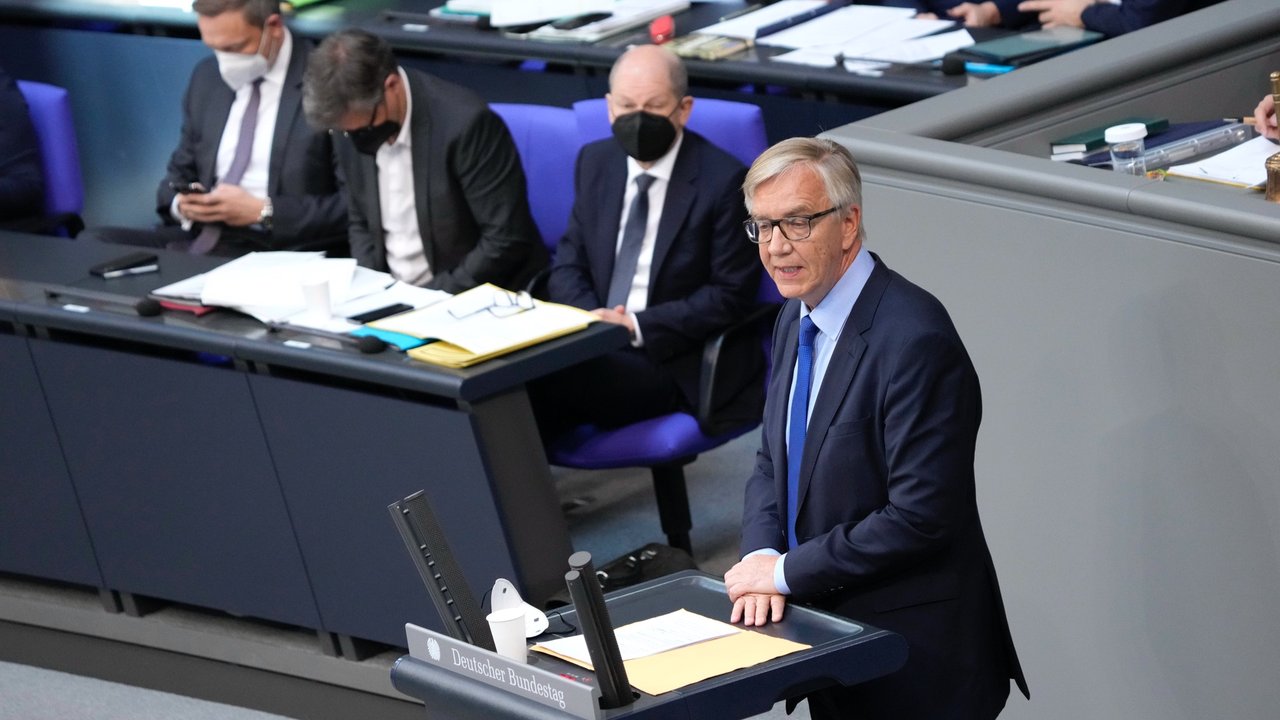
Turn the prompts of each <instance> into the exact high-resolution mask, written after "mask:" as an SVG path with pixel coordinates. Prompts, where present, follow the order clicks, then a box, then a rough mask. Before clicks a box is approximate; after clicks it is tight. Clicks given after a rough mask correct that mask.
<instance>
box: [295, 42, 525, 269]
mask: <svg viewBox="0 0 1280 720" xmlns="http://www.w3.org/2000/svg"><path fill="white" fill-rule="evenodd" d="M303 88H304V89H303V108H304V110H305V111H306V114H307V119H308V121H309V122H310V123H311V124H312V125H313V126H315V127H321V128H329V129H331V130H333V131H334V136H335V139H336V143H335V144H336V147H337V151H338V157H339V160H340V161H341V164H342V167H343V169H344V170H345V172H346V177H347V189H348V191H349V205H348V213H349V215H350V219H351V224H350V227H349V229H348V237H349V239H350V242H351V254H352V257H354V258H356V260H358V261H359V262H360V264H361V265H364V266H366V267H370V268H373V269H375V270H383V271H388V272H390V273H391V274H392V275H393V276H394V277H395V278H396V279H398V280H401V281H404V282H407V283H411V284H414V285H421V286H425V287H430V288H436V289H439V290H445V291H447V292H453V293H456V292H460V291H463V290H467V289H469V288H472V287H475V286H476V285H480V284H483V283H486V282H488V283H493V284H494V285H498V286H500V287H503V288H507V289H509V290H515V289H519V288H520V287H522V286H523V285H524V283H525V282H527V281H528V279H529V278H531V277H532V276H533V275H534V274H535V273H537V272H538V271H539V270H541V269H542V268H543V267H545V266H546V264H547V251H546V248H544V247H543V246H542V242H541V240H539V236H538V231H537V228H536V227H535V226H534V224H533V218H532V216H530V214H529V204H528V200H527V196H526V194H525V178H524V172H523V171H522V170H521V169H520V158H519V156H518V155H517V154H516V148H515V143H514V142H512V140H511V134H510V133H509V132H508V131H507V128H506V126H505V125H504V124H503V123H502V120H501V119H499V118H498V116H497V115H495V114H494V113H493V112H492V111H491V110H490V109H489V106H488V105H486V104H485V102H484V101H483V100H481V99H480V98H479V97H477V96H476V95H475V94H474V93H472V92H470V91H469V90H466V89H464V88H461V87H458V86H456V85H453V84H450V83H447V82H444V81H443V80H440V79H438V78H435V77H432V76H431V75H428V74H426V73H423V72H419V71H417V70H409V69H405V68H402V67H400V66H399V65H398V64H397V63H396V60H395V57H394V56H393V55H392V52H391V46H390V45H388V44H387V43H386V42H385V41H383V40H381V39H380V38H377V37H375V36H374V35H371V34H370V33H367V32H364V31H362V30H343V31H341V32H338V33H335V34H334V35H331V36H330V37H328V38H326V39H325V40H324V42H322V43H320V47H318V48H316V51H315V53H314V54H313V55H312V57H311V63H310V64H309V65H308V67H307V73H306V77H305V79H304V81H303Z"/></svg>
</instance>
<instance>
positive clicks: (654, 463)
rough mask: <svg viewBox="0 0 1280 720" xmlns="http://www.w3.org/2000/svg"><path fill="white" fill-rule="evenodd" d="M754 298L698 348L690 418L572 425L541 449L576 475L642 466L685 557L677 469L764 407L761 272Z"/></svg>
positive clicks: (684, 510) (769, 299) (683, 496)
mask: <svg viewBox="0 0 1280 720" xmlns="http://www.w3.org/2000/svg"><path fill="white" fill-rule="evenodd" d="M744 242H745V238H744ZM757 300H758V301H759V305H758V307H757V308H756V309H755V310H754V311H753V312H752V313H750V314H749V315H748V317H746V318H744V319H743V320H741V321H740V322H738V323H737V324H736V325H734V326H732V327H730V328H728V329H726V330H724V331H723V332H721V333H720V334H718V335H716V336H714V337H712V338H711V339H709V340H708V341H707V343H706V344H705V346H704V347H703V353H702V375H701V380H700V382H701V392H700V400H701V406H700V407H699V408H697V411H696V414H689V413H684V412H676V413H671V414H669V415H662V416H660V417H656V418H651V419H648V420H642V421H640V422H637V423H632V424H630V425H625V426H623V427H620V428H615V429H611V430H605V429H600V428H597V427H595V426H592V425H580V426H578V427H576V428H574V429H572V430H570V431H569V432H567V433H565V434H564V435H562V436H561V437H558V438H556V439H554V440H553V441H552V442H551V443H550V444H549V445H548V447H547V458H548V460H550V462H551V464H552V465H560V466H562V467H571V468H577V469H581V470H605V469H612V468H624V467H647V468H649V469H650V472H651V473H652V474H653V492H654V495H655V496H656V498H657V501H658V518H659V521H660V523H661V526H662V531H663V532H664V533H665V534H666V536H667V544H669V545H671V546H672V547H678V548H681V549H683V550H685V551H687V552H689V553H690V554H692V553H693V546H692V543H691V541H690V538H689V531H690V529H692V527H693V520H692V516H691V514H690V512H689V494H688V490H687V489H686V487H685V481H684V466H685V465H688V464H689V463H691V462H693V461H694V460H696V459H697V457H698V455H699V454H700V453H704V452H706V451H708V450H712V449H714V448H717V447H720V446H721V445H723V444H725V443H727V442H729V441H730V440H733V439H734V438H736V437H739V436H740V435H743V434H744V433H747V432H749V431H750V430H752V429H753V428H755V427H756V426H758V425H759V424H760V417H761V414H762V411H763V409H764V382H765V379H767V378H768V375H769V344H770V336H771V334H772V330H773V320H774V318H775V317H776V316H777V312H778V307H779V305H780V304H781V302H782V296H781V295H779V294H778V289H777V286H775V285H774V283H773V280H772V279H770V278H769V277H768V276H767V275H763V276H762V277H761V281H760V289H759V291H758V292H757Z"/></svg>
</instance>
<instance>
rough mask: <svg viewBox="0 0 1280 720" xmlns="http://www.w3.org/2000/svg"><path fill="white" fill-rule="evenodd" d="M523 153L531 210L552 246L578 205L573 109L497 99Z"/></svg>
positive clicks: (497, 106)
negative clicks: (575, 191)
mask: <svg viewBox="0 0 1280 720" xmlns="http://www.w3.org/2000/svg"><path fill="white" fill-rule="evenodd" d="M489 107H491V108H493V111H494V112H495V113H497V114H498V117H500V118H502V121H503V122H504V123H506V125H507V129H508V130H510V131H511V137H512V139H514V140H515V143H516V150H517V151H519V153H520V165H521V167H523V168H524V176H525V180H526V182H527V183H528V187H529V191H528V192H529V209H530V210H531V211H532V212H533V221H534V222H535V223H537V225H538V231H539V232H541V233H542V242H543V244H544V245H546V246H547V248H548V249H549V250H551V251H553V252H554V251H555V248H556V244H557V243H559V242H560V238H561V237H562V236H563V235H564V231H565V229H566V228H567V227H568V225H569V213H570V212H572V210H573V168H574V164H575V163H576V161H577V158H578V149H579V148H581V147H582V143H581V142H580V141H579V140H578V130H577V126H576V124H575V123H574V118H573V111H572V110H570V109H568V108H562V107H552V106H549V105H522V104H516V103H492V104H490V106H489Z"/></svg>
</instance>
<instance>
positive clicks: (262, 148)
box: [169, 28, 293, 230]
mask: <svg viewBox="0 0 1280 720" xmlns="http://www.w3.org/2000/svg"><path fill="white" fill-rule="evenodd" d="M264 37H265V35H264ZM292 55H293V35H292V34H291V33H290V32H289V29H288V28H285V30H284V41H283V42H282V43H281V45H280V52H279V54H277V55H276V60H275V62H274V63H273V64H272V65H271V68H270V69H269V70H267V74H266V75H263V76H262V84H261V85H260V86H259V88H258V93H259V98H258V124H257V128H255V129H254V131H253V152H252V153H251V154H250V155H249V166H248V167H247V168H246V169H245V171H244V177H242V178H241V179H240V183H239V186H240V187H241V188H243V189H244V190H245V191H246V192H248V193H249V194H250V195H252V196H254V197H256V198H266V197H267V181H268V180H269V179H270V178H269V176H270V173H271V146H272V144H273V143H274V141H275V135H276V117H277V116H279V114H280V95H281V93H282V92H284V80H285V75H287V74H288V72H289V59H290V57H292ZM252 94H253V83H246V84H245V86H244V87H242V88H240V89H239V90H237V91H236V97H235V100H233V101H232V102H231V112H230V113H228V115H227V123H226V124H225V125H223V126H222V139H221V140H219V141H218V154H217V156H216V157H215V160H214V178H221V177H223V176H225V175H226V174H227V171H229V170H230V169H231V161H232V159H234V158H235V156H236V145H237V144H238V143H239V142H240V122H241V121H242V120H243V119H244V111H245V108H247V107H248V106H249V96H250V95H252ZM212 189H213V188H210V190H212ZM180 197H181V195H178V196H175V197H174V198H173V203H172V204H170V206H169V210H170V214H171V215H173V219H175V220H177V221H178V222H180V223H182V228H183V229H184V230H190V229H191V225H192V222H191V220H190V219H188V218H186V217H183V216H182V214H181V213H179V212H178V199H179V198H180Z"/></svg>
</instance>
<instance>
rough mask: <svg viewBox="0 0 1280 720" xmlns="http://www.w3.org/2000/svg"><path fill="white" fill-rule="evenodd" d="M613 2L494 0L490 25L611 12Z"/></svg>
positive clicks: (505, 24) (609, 0) (588, 0)
mask: <svg viewBox="0 0 1280 720" xmlns="http://www.w3.org/2000/svg"><path fill="white" fill-rule="evenodd" d="M613 5H614V3H613V0H493V6H492V7H491V8H490V10H489V23H490V24H491V25H493V26H494V27H511V26H512V25H530V24H533V23H538V22H548V21H550V20H559V19H560V18H567V17H574V16H577V15H587V14H589V13H598V12H606V13H607V12H611V11H612V8H613Z"/></svg>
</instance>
